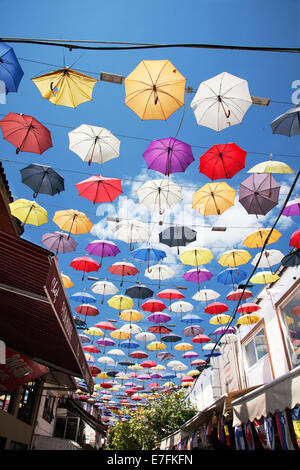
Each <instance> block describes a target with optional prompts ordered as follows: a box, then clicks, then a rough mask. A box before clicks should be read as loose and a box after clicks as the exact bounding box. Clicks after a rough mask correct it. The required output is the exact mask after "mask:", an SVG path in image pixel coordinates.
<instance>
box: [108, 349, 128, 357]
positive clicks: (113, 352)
mask: <svg viewBox="0 0 300 470" xmlns="http://www.w3.org/2000/svg"><path fill="white" fill-rule="evenodd" d="M106 354H110V355H111V356H125V353H124V351H122V349H110V350H109V351H107V353H106Z"/></svg>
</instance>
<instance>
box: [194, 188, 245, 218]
mask: <svg viewBox="0 0 300 470" xmlns="http://www.w3.org/2000/svg"><path fill="white" fill-rule="evenodd" d="M235 193H236V191H235V190H234V189H232V188H231V187H230V186H229V185H228V184H227V183H225V182H220V183H206V184H205V185H204V186H202V187H201V188H200V189H198V191H196V192H195V193H194V195H193V206H192V207H193V209H195V210H196V211H197V212H199V213H200V214H202V215H214V214H217V215H220V214H222V213H223V212H224V211H226V209H228V208H229V207H231V206H233V205H234V198H235Z"/></svg>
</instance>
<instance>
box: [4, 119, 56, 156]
mask: <svg viewBox="0 0 300 470" xmlns="http://www.w3.org/2000/svg"><path fill="white" fill-rule="evenodd" d="M0 127H1V129H2V133H3V137H4V139H5V140H7V141H8V142H9V143H11V144H12V145H14V146H15V147H16V148H17V150H16V153H17V154H18V153H19V152H32V153H38V154H40V155H41V154H42V153H44V152H45V151H46V150H47V149H48V148H50V147H52V140H51V134H50V131H49V130H48V129H47V128H46V127H45V126H43V124H41V123H40V122H39V121H37V120H36V119H35V118H34V117H32V116H27V115H26V114H22V113H21V114H17V113H8V115H7V116H5V117H4V118H3V119H1V120H0Z"/></svg>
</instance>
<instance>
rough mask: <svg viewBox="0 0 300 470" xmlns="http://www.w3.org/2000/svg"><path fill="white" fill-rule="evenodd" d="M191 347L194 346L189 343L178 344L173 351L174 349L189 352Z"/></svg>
mask: <svg viewBox="0 0 300 470" xmlns="http://www.w3.org/2000/svg"><path fill="white" fill-rule="evenodd" d="M192 341H193V340H192ZM193 347H194V346H193V345H192V344H190V343H178V344H176V345H175V346H174V349H176V351H189V350H190V349H193ZM185 367H186V366H185ZM186 368H187V367H186Z"/></svg>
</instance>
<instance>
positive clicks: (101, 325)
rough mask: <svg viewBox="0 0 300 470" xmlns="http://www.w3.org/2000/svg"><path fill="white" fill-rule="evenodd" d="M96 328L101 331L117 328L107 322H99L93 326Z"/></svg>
mask: <svg viewBox="0 0 300 470" xmlns="http://www.w3.org/2000/svg"><path fill="white" fill-rule="evenodd" d="M95 327H96V328H101V329H102V330H116V329H117V327H116V326H115V325H113V324H112V323H110V322H109V321H100V322H99V323H96V325H95Z"/></svg>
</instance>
